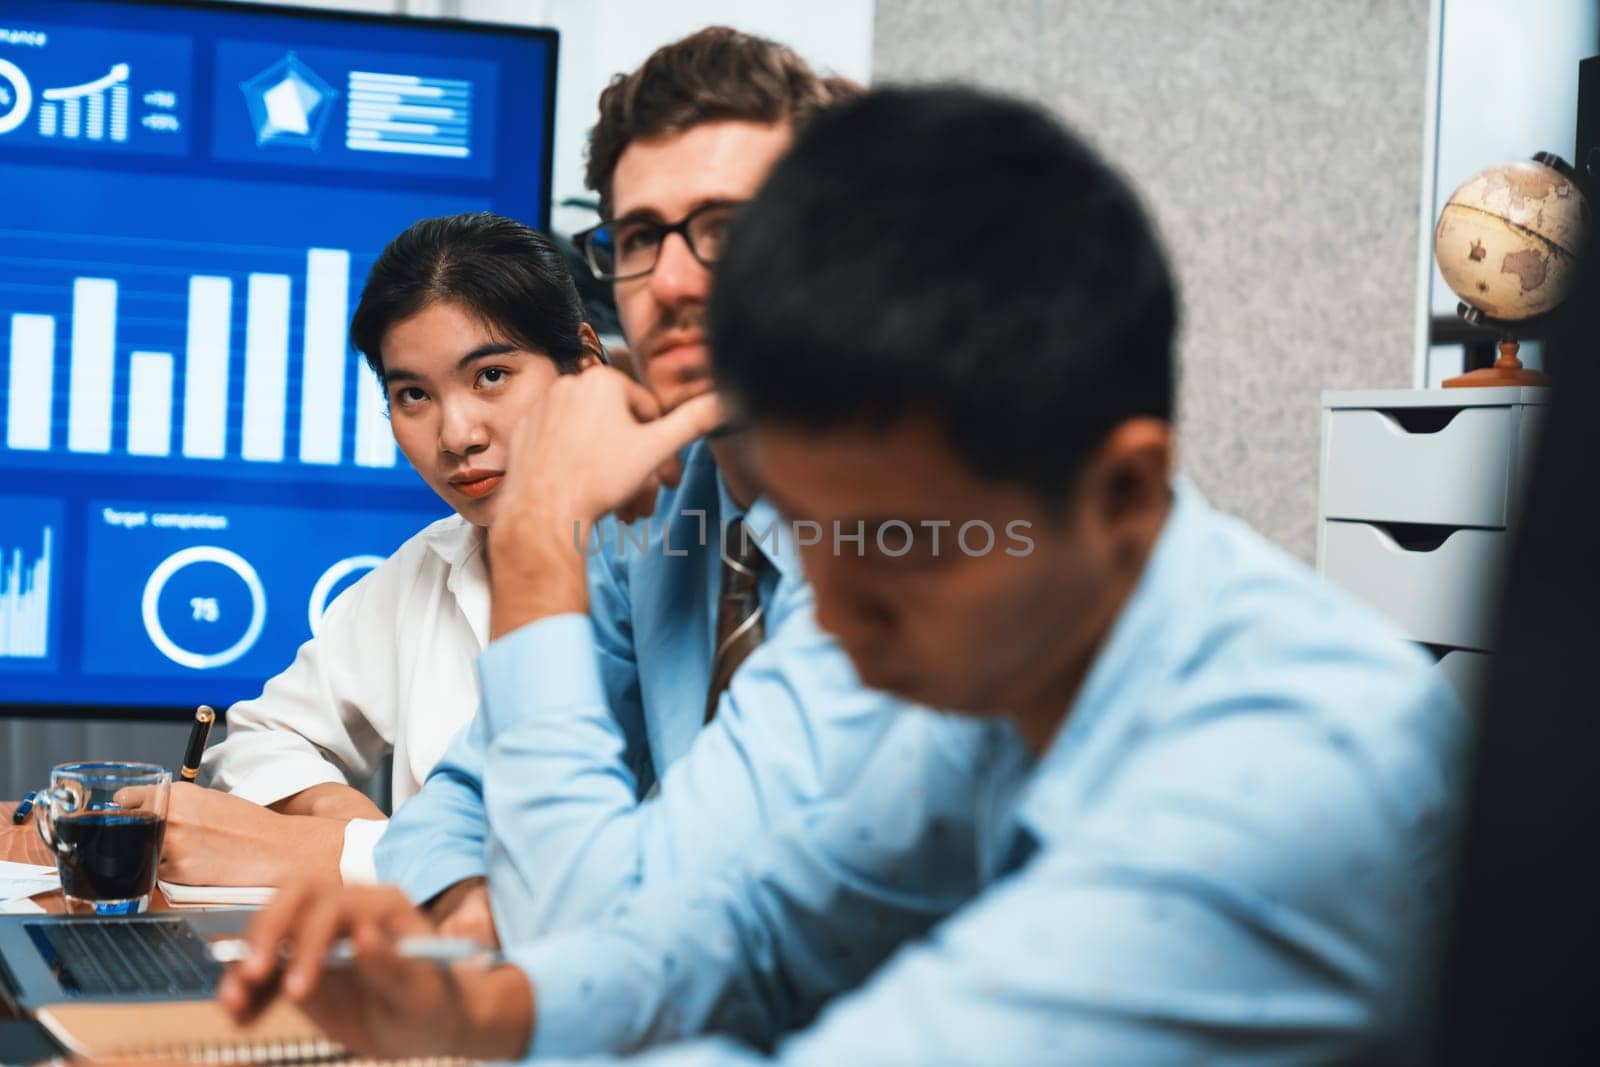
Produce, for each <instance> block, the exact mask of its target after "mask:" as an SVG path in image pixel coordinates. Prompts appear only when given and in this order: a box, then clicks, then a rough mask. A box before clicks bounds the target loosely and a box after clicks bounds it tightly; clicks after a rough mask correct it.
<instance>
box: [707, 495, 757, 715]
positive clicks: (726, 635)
mask: <svg viewBox="0 0 1600 1067" xmlns="http://www.w3.org/2000/svg"><path fill="white" fill-rule="evenodd" d="M726 533H727V536H726V537H725V538H724V543H723V546H722V592H721V594H720V595H719V596H718V597H717V644H716V651H715V652H713V653H712V655H711V684H710V686H709V687H708V688H707V690H706V722H710V721H711V717H712V716H713V715H715V714H716V713H717V701H718V700H719V699H720V698H721V696H722V691H723V690H724V689H726V688H728V683H729V682H730V681H731V680H732V679H733V672H734V671H736V670H738V669H739V664H741V663H743V662H744V661H745V657H746V656H748V655H750V653H752V652H754V651H755V650H756V646H758V645H760V644H761V641H762V638H764V637H765V636H766V628H765V627H764V626H763V624H762V618H761V591H760V589H759V588H758V586H759V582H760V577H761V572H762V569H763V568H765V567H767V566H768V563H767V559H766V557H765V556H763V555H762V554H761V551H760V549H758V548H756V546H755V543H754V539H753V538H751V536H750V529H749V527H747V526H745V524H744V521H743V520H740V521H739V523H738V524H737V525H735V526H730V527H728V529H727V531H726Z"/></svg>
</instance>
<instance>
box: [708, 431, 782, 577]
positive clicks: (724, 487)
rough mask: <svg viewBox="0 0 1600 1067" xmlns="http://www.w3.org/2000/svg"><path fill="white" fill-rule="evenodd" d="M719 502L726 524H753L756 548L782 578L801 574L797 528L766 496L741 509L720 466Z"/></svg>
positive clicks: (752, 530)
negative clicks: (793, 529)
mask: <svg viewBox="0 0 1600 1067" xmlns="http://www.w3.org/2000/svg"><path fill="white" fill-rule="evenodd" d="M710 453H711V450H710V448H709V447H708V448H707V449H706V454H707V455H708V456H709V455H710ZM717 504H718V505H719V506H720V507H721V509H722V522H723V525H724V526H727V527H732V526H733V525H734V524H735V523H737V522H739V521H740V520H741V519H742V520H744V522H745V524H746V525H747V526H749V527H750V536H751V537H752V538H754V540H755V544H756V547H757V548H759V549H760V550H761V554H762V555H763V556H765V557H766V558H767V561H768V562H769V563H771V564H772V566H773V567H774V569H776V570H777V572H778V575H779V577H781V578H794V577H796V576H798V575H799V574H800V573H801V571H800V554H799V551H798V549H797V547H796V545H795V543H794V534H793V531H791V530H790V529H789V526H788V524H787V523H785V522H784V521H783V517H782V516H781V515H779V514H778V509H777V508H775V507H773V505H772V501H771V500H769V499H767V497H766V496H765V495H763V496H758V497H756V499H755V501H754V503H752V504H751V505H750V507H749V509H748V510H746V509H744V508H741V507H740V506H739V504H738V502H737V501H736V500H734V499H733V494H732V493H730V492H729V491H728V483H727V481H726V480H725V479H724V478H723V477H722V471H721V470H720V469H719V470H718V471H717Z"/></svg>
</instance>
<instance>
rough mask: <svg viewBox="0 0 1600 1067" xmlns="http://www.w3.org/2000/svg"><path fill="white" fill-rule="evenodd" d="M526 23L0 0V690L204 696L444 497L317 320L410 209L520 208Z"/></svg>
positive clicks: (431, 513)
mask: <svg viewBox="0 0 1600 1067" xmlns="http://www.w3.org/2000/svg"><path fill="white" fill-rule="evenodd" d="M555 62H556V38H555V34H554V33H552V32H549V31H535V30H519V29H513V28H508V27H487V26H472V25H467V24H462V23H453V22H443V21H433V20H415V19H412V20H406V19H393V18H379V17H365V16H350V15H334V14H328V13H322V12H312V11H300V10H293V9H287V8H266V7H251V6H246V5H234V4H193V3H161V2H149V3H145V2H139V3H134V2H126V0H123V2H118V0H6V2H5V4H4V6H3V7H0V174H3V176H4V177H3V180H0V187H3V190H4V195H3V197H0V708H10V709H13V710H14V709H18V708H43V709H49V708H57V709H69V708H70V709H111V710H115V709H117V708H127V709H136V708H175V707H192V706H193V705H195V704H198V703H208V704H220V705H226V704H228V703H231V702H233V701H234V700H237V699H240V698H243V697H246V696H251V695H254V694H255V693H256V692H258V691H259V690H260V686H261V683H262V682H263V681H264V680H265V679H266V678H268V677H270V676H271V675H272V674H274V673H276V672H277V671H279V670H281V669H282V668H283V667H285V666H287V665H288V663H289V662H290V661H291V659H292V658H293V656H294V651H295V649H296V648H297V647H298V646H299V644H300V643H301V642H302V641H304V640H305V639H306V638H307V637H309V636H310V635H311V634H312V633H313V632H314V631H315V629H316V627H317V625H318V622H319V620H320V618H321V614H322V611H323V610H324V609H325V608H326V606H327V604H328V603H329V601H331V600H332V599H333V598H334V597H336V596H338V595H339V593H340V592H342V591H343V590H344V589H346V588H348V587H349V586H350V585H351V584H352V583H354V582H355V581H357V580H359V579H360V577H361V576H362V575H363V574H365V573H367V571H369V570H371V569H372V567H373V566H375V565H376V564H377V563H378V562H380V561H381V560H382V559H383V558H384V557H385V556H387V555H388V554H389V553H390V552H392V551H393V550H394V549H395V548H396V547H397V546H398V545H399V544H400V543H401V542H402V541H404V540H405V539H406V538H407V537H408V536H410V535H411V534H412V533H414V532H416V531H417V530H418V529H420V528H421V527H422V526H423V525H425V524H426V523H428V522H430V521H432V520H433V519H435V518H438V517H439V516H441V515H443V514H446V508H445V505H444V504H443V503H441V502H440V501H439V499H438V498H437V497H436V496H434V494H433V493H432V492H431V491H430V490H428V488H427V487H426V486H425V485H423V483H422V481H421V479H419V478H418V477H417V476H416V474H415V472H413V471H412V470H411V468H410V466H409V465H408V464H407V463H406V461H405V459H404V457H403V456H401V455H399V453H398V451H397V450H396V448H395V444H394V438H393V436H392V434H391V433H390V431H389V424H388V419H387V417H386V414H385V411H384V405H383V398H382V395H381V393H380V391H379V389H378V386H377V382H376V380H375V379H374V377H373V375H372V374H371V372H370V371H369V370H368V369H367V368H366V366H365V364H364V362H363V361H362V360H361V359H360V357H359V356H358V355H356V354H355V353H353V352H352V351H351V350H350V348H349V344H348V341H347V328H348V324H349V317H350V313H351V311H352V310H353V309H354V307H355V303H356V301H357V300H358V299H359V298H360V295H361V287H362V284H363V282H364V280H365V277H366V274H367V271H368V270H369V269H370V267H371V265H372V262H373V259H374V258H375V257H376V255H377V253H378V252H379V251H380V250H381V249H382V248H383V246H384V244H385V243H387V242H388V240H389V239H390V238H392V237H393V236H394V235H395V234H397V233H398V232H399V231H400V230H402V229H403V228H405V227H406V226H407V225H409V224H410V223H412V222H414V221H416V220H417V219H419V218H422V217H424V216H428V215H440V214H447V213H453V212H458V211H476V210H492V211H497V212H500V213H501V214H505V215H510V216H512V217H514V218H519V219H521V220H523V221H524V222H527V223H529V224H530V225H533V226H539V227H543V226H545V225H547V223H548V210H549V207H548V205H549V195H550V150H551V143H552V138H551V133H552V122H553V113H554V112H553V107H554V84H555Z"/></svg>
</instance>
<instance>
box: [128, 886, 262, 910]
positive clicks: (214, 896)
mask: <svg viewBox="0 0 1600 1067" xmlns="http://www.w3.org/2000/svg"><path fill="white" fill-rule="evenodd" d="M156 884H157V885H158V886H160V887H161V893H162V895H163V896H165V897H166V898H167V903H168V904H170V905H171V906H172V907H174V908H199V907H206V906H208V905H211V906H218V907H237V906H239V905H247V906H248V905H256V904H265V903H266V902H267V901H268V900H270V899H271V898H272V894H273V892H274V890H275V889H276V887H275V886H270V885H181V884H179V883H177V882H167V881H158V882H157V883H156Z"/></svg>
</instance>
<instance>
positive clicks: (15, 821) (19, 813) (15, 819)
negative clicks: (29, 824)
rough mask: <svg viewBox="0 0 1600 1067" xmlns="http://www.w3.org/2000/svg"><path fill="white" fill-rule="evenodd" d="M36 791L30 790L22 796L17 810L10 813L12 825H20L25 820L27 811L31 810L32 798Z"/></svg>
mask: <svg viewBox="0 0 1600 1067" xmlns="http://www.w3.org/2000/svg"><path fill="white" fill-rule="evenodd" d="M37 793H38V791H37V790H35V791H34V792H31V793H29V794H28V795H27V796H25V797H23V798H22V803H20V804H18V805H17V810H16V811H13V812H12V813H11V825H12V826H21V825H22V824H23V823H24V822H26V821H27V818H28V812H30V811H32V810H33V798H34V797H35V796H36V795H37Z"/></svg>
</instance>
